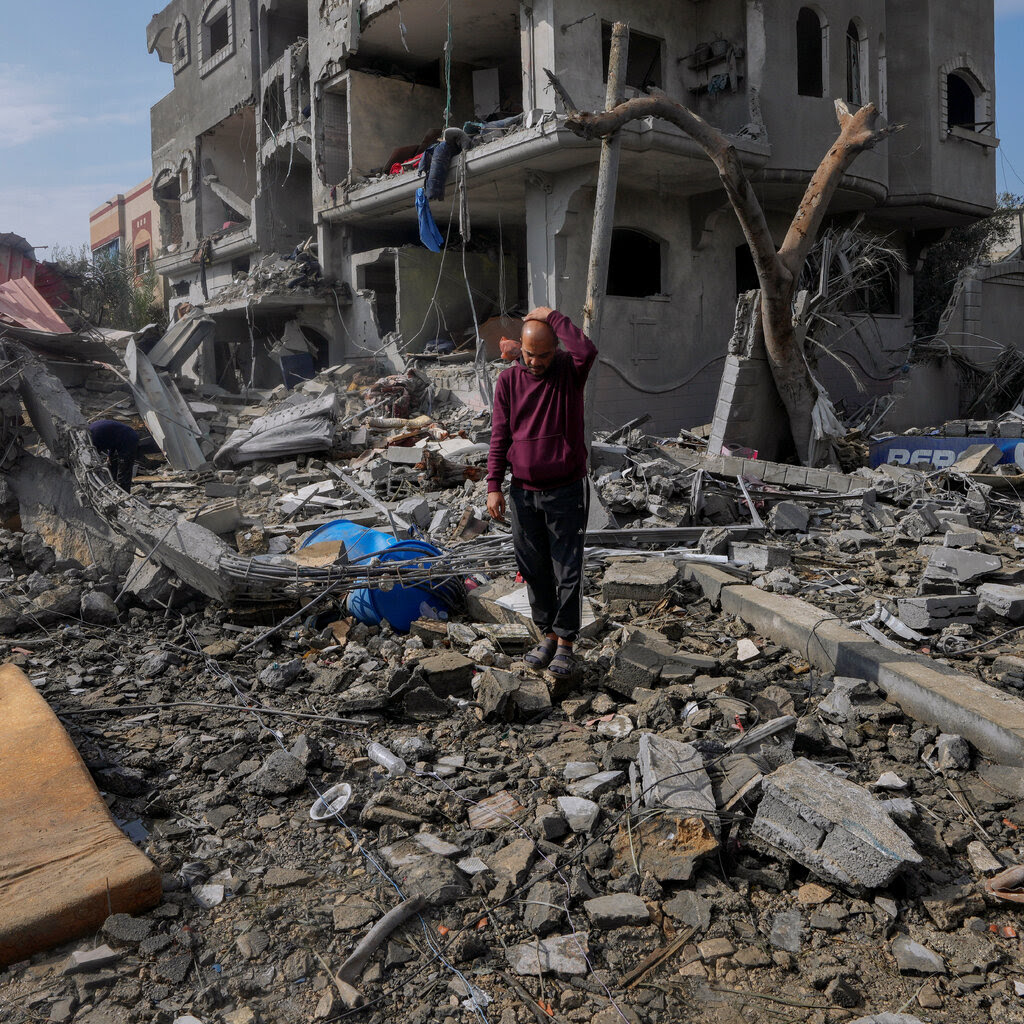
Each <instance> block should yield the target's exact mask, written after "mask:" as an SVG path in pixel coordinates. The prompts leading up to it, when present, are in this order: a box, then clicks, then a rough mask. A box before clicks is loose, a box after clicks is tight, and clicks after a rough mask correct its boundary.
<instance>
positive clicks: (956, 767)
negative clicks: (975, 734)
mask: <svg viewBox="0 0 1024 1024" xmlns="http://www.w3.org/2000/svg"><path fill="white" fill-rule="evenodd" d="M935 758H936V761H937V763H938V766H939V771H950V770H952V771H967V769H968V768H970V767H971V746H970V744H969V743H968V742H967V740H965V739H964V738H963V736H957V735H956V734H955V733H946V732H944V733H943V734H942V735H941V736H939V738H938V739H937V740H936V741H935Z"/></svg>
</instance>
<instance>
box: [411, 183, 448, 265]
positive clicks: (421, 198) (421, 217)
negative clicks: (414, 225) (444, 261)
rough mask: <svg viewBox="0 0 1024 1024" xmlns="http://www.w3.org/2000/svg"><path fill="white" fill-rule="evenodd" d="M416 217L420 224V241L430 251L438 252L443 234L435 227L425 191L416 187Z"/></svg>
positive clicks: (442, 243) (441, 244)
mask: <svg viewBox="0 0 1024 1024" xmlns="http://www.w3.org/2000/svg"><path fill="white" fill-rule="evenodd" d="M416 219H417V220H418V221H419V225H420V241H421V242H422V243H423V244H424V245H425V246H426V247H427V248H428V249H429V250H430V251H431V252H440V251H441V249H442V248H443V246H444V236H443V235H442V234H441V232H440V231H438V229H437V224H436V223H435V221H434V215H433V214H432V213H431V212H430V203H428V202H427V193H426V192H424V191H423V189H421V188H418V189H416Z"/></svg>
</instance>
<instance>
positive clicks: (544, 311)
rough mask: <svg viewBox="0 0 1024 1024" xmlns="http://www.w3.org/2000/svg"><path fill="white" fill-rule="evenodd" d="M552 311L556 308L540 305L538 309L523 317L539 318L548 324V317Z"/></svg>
mask: <svg viewBox="0 0 1024 1024" xmlns="http://www.w3.org/2000/svg"><path fill="white" fill-rule="evenodd" d="M552 313H554V310H553V309H552V308H551V307H550V306H538V307H537V308H536V309H532V310H530V312H529V313H527V314H526V316H524V317H523V319H524V320H539V321H540V322H541V323H542V324H546V323H547V322H548V317H549V316H550V315H551V314H552Z"/></svg>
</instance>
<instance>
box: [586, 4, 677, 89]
mask: <svg viewBox="0 0 1024 1024" xmlns="http://www.w3.org/2000/svg"><path fill="white" fill-rule="evenodd" d="M601 52H602V54H603V60H604V80H605V81H606V82H607V81H608V62H609V60H610V59H611V52H612V26H611V23H610V22H607V21H603V22H601ZM661 69H662V40H661V39H659V38H658V37H657V36H648V35H644V33H643V32H634V31H632V30H631V31H630V33H629V57H628V59H627V61H626V85H627V86H629V87H631V88H633V89H638V90H640V91H641V92H643V91H644V90H645V89H648V88H651V87H653V88H655V89H661V88H663V86H662V71H661Z"/></svg>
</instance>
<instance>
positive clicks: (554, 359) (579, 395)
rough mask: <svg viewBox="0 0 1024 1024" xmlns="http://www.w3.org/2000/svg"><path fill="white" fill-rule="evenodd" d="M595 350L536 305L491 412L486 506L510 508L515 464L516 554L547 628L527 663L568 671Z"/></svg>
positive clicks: (579, 591)
mask: <svg viewBox="0 0 1024 1024" xmlns="http://www.w3.org/2000/svg"><path fill="white" fill-rule="evenodd" d="M559 342H561V343H562V344H563V345H564V346H565V349H564V350H561V349H559V347H558V343H559ZM596 358H597V349H596V348H594V343H593V342H592V341H591V340H590V339H589V338H588V337H587V336H586V335H585V334H584V333H583V332H582V331H581V330H580V329H579V328H578V327H576V326H575V325H574V324H573V323H572V321H571V320H570V319H569V318H568V317H567V316H564V315H563V314H561V313H558V312H556V311H554V310H552V309H548V308H547V307H546V306H540V307H538V308H537V309H535V310H534V311H533V312H532V313H529V314H528V315H527V317H526V322H525V324H524V325H523V337H522V355H521V356H520V358H519V360H518V361H517V362H516V363H515V364H513V365H512V366H510V367H509V368H508V369H507V370H503V371H502V372H501V374H500V375H499V376H498V383H497V386H496V387H495V390H494V411H493V413H492V416H491V450H490V454H489V456H488V459H487V511H488V512H489V513H490V515H491V517H492V518H493V519H497V520H502V519H504V518H505V508H506V506H505V499H504V497H503V496H502V493H501V485H502V481H503V480H504V478H505V470H506V468H510V469H511V471H512V484H511V487H510V489H509V497H510V500H511V506H512V540H513V545H514V547H515V553H516V562H517V563H518V565H519V571H520V572H521V573H522V575H523V579H525V580H526V585H527V587H528V589H529V595H530V609H531V612H532V614H533V621H534V624H535V625H536V626H537V628H538V629H539V630H540V632H541V633H542V635H543V639H542V640H541V642H540V643H539V644H537V646H536V647H534V648H533V650H532V651H530V652H529V654H527V655H526V663H527V665H529V666H530V667H531V668H534V669H544V668H546V669H547V670H548V672H550V673H551V675H553V676H555V677H557V678H560V679H562V678H566V677H568V676H570V675H571V674H572V672H573V668H574V658H573V643H574V641H575V640H576V637H577V636H578V634H579V629H580V618H581V614H582V610H583V543H584V540H585V538H586V532H587V512H588V507H589V491H588V489H587V445H586V439H585V438H584V433H583V388H584V385H585V384H586V382H587V376H588V375H589V373H590V368H591V367H592V366H593V365H594V360H595V359H596Z"/></svg>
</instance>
